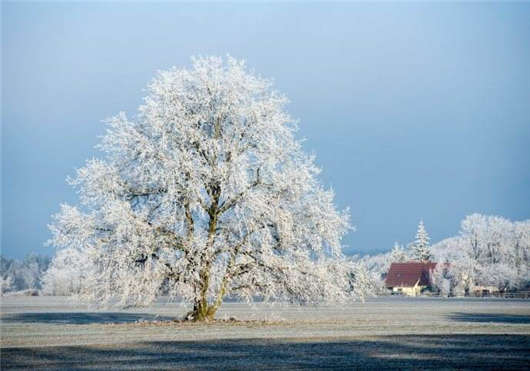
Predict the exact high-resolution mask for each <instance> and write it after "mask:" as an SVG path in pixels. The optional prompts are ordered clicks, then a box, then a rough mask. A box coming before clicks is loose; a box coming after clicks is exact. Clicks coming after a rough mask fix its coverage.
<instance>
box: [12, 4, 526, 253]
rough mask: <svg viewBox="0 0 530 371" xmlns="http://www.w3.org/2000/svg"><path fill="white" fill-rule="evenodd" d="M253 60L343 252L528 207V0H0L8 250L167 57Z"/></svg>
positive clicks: (43, 221)
mask: <svg viewBox="0 0 530 371" xmlns="http://www.w3.org/2000/svg"><path fill="white" fill-rule="evenodd" d="M227 53H229V54H231V55H233V56H234V57H237V58H243V59H246V60H247V62H248V65H249V66H251V67H252V68H253V69H254V70H255V71H256V72H257V73H259V74H261V75H262V76H265V77H271V78H274V80H275V82H276V87H277V88H278V89H279V90H281V91H282V92H284V93H286V94H287V96H288V97H289V98H290V100H291V103H290V104H289V106H288V110H289V111H290V113H291V114H292V115H293V116H294V117H296V118H298V119H299V120H300V131H299V135H300V137H301V138H305V139H306V141H305V144H304V145H305V148H306V150H307V151H309V152H314V153H315V154H316V156H317V162H318V164H319V165H320V166H321V167H322V168H323V174H322V179H323V182H324V183H325V184H327V185H329V186H332V187H333V188H334V190H335V192H336V198H337V204H338V205H339V207H340V208H344V207H347V206H349V207H350V209H351V215H352V223H353V224H354V225H356V227H357V231H356V232H354V233H350V235H348V236H347V237H346V239H345V241H344V242H345V244H346V245H347V247H346V252H347V253H349V254H351V253H367V252H369V253H375V252H380V251H383V250H388V249H390V248H391V247H392V245H393V242H394V241H400V242H402V243H407V242H409V241H411V240H412V239H413V237H414V233H415V230H416V226H417V224H418V221H419V220H420V218H423V219H424V221H425V225H426V227H427V230H428V232H429V233H430V234H431V236H432V239H433V240H434V241H437V240H440V239H443V238H445V237H448V236H451V235H454V234H456V232H457V231H458V227H459V222H460V220H461V219H462V218H463V217H464V216H465V215H467V214H470V213H472V212H481V213H486V214H497V215H503V216H505V217H508V218H510V219H516V220H520V219H527V218H529V217H530V198H529V191H530V4H529V3H526V4H525V3H496V4H494V3H467V4H456V3H437V4H435V3H430V4H425V3H375V4H373V3H372V4H369V3H351V4H345V3H336V4H315V3H311V4H301V3H297V4H296V3H295V4H278V3H275V4H263V3H260V4H242V3H233V4H219V3H215V4H205V3H200V4H196V5H191V4H168V3H149V4H146V3H144V4H140V3H127V4H124V3H111V4H103V3H70V4H68V3H31V4H30V3H6V2H3V3H2V253H3V254H5V255H7V256H10V257H22V256H23V255H25V254H26V253H28V252H30V251H36V252H39V253H48V254H52V253H53V250H52V249H51V248H45V247H43V244H44V242H45V241H46V240H47V239H48V238H49V233H48V230H47V227H46V225H47V224H48V223H49V222H50V215H51V214H53V213H55V212H57V211H58V210H59V204H60V203H61V202H69V203H75V202H76V194H75V192H74V191H73V190H72V189H71V188H70V187H69V186H67V185H66V183H65V181H64V179H65V177H66V176H67V175H73V173H74V169H75V168H77V167H80V166H82V165H83V164H84V161H85V159H87V158H91V157H97V156H100V154H99V153H98V152H97V151H96V150H95V149H94V145H95V144H96V143H98V141H99V139H98V136H100V135H102V133H103V132H104V125H103V124H102V123H101V120H102V119H105V118H107V117H109V116H111V115H114V114H116V113H118V112H119V111H122V110H123V111H126V112H127V113H129V114H134V113H135V111H136V108H137V106H138V105H139V104H140V103H141V98H142V97H143V96H144V95H145V91H144V90H143V89H144V88H145V86H146V84H147V82H148V81H149V80H150V79H151V78H152V77H153V76H154V74H155V72H156V71H157V70H159V69H167V68H169V67H171V66H174V65H177V66H189V64H190V60H189V58H190V56H192V55H199V54H200V55H225V54H227Z"/></svg>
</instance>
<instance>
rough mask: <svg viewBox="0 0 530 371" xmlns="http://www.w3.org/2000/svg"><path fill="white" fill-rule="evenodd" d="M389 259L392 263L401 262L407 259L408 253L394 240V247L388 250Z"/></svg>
mask: <svg viewBox="0 0 530 371" xmlns="http://www.w3.org/2000/svg"><path fill="white" fill-rule="evenodd" d="M390 260H391V261H392V262H393V263H394V262H395V263H402V262H405V261H407V260H408V255H407V252H406V251H405V249H404V248H403V246H402V245H400V244H398V243H397V242H394V247H393V248H392V251H391V252H390Z"/></svg>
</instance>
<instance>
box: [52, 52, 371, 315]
mask: <svg viewBox="0 0 530 371" xmlns="http://www.w3.org/2000/svg"><path fill="white" fill-rule="evenodd" d="M286 102H287V99H286V98H285V97H284V96H283V95H282V94H279V93H278V92H276V91H275V90H273V89H272V86H271V83H270V81H268V80H265V79H263V78H261V77H259V76H256V75H254V74H252V73H249V72H248V70H247V68H246V67H245V64H244V63H243V62H241V61H238V60H235V59H233V58H230V57H228V58H226V59H225V60H223V59H221V58H213V57H210V58H196V59H193V66H192V68H191V69H180V68H173V69H170V70H168V71H162V72H160V73H159V74H158V75H157V77H156V78H155V79H154V80H153V81H152V82H151V84H150V85H149V87H148V95H147V97H146V98H145V99H144V104H143V105H142V106H141V107H140V109H139V114H138V116H137V117H136V118H135V119H129V118H128V117H127V116H126V115H125V114H124V113H120V114H118V115H117V116H115V117H113V118H112V119H110V120H109V129H108V130H107V133H106V135H105V136H104V138H103V140H102V143H101V145H100V148H101V149H102V150H103V151H104V152H105V154H106V156H105V158H104V159H102V160H98V159H94V160H90V161H88V162H87V164H86V165H85V167H83V168H81V169H79V170H78V171H77V176H76V177H75V178H74V179H70V182H71V183H72V184H73V185H74V186H76V187H77V189H78V190H79V195H80V200H81V207H79V208H76V207H72V206H66V205H65V206H63V208H62V210H61V212H60V213H59V214H58V215H56V216H55V222H54V223H53V225H52V226H51V227H50V228H51V231H52V233H53V239H52V241H51V243H52V244H53V245H55V246H57V247H61V248H72V249H80V250H83V256H84V257H89V258H90V260H91V267H94V268H93V274H92V275H91V277H90V278H89V279H86V280H85V282H84V283H83V285H80V287H81V288H82V291H83V292H82V294H83V295H84V296H85V297H86V298H88V299H92V300H94V301H97V302H99V303H111V302H113V301H116V299H118V302H119V304H121V305H143V304H149V303H150V302H152V301H153V300H154V299H155V298H156V297H157V296H159V295H162V294H170V295H172V296H180V297H183V298H184V299H185V300H187V301H188V302H190V303H191V304H192V305H193V308H194V313H193V316H195V318H199V319H202V318H211V317H212V316H213V314H214V313H215V310H216V309H217V308H218V306H219V305H220V303H221V301H222V299H223V298H224V297H226V296H236V297H240V298H243V299H247V300H251V299H252V298H253V297H254V296H256V295H257V296H262V297H265V298H269V297H271V298H276V299H286V300H290V301H295V302H317V301H323V300H346V299H349V298H352V297H355V296H357V295H358V294H360V291H361V290H362V289H361V288H359V287H357V289H356V290H348V287H349V286H348V285H350V283H351V282H350V281H349V279H348V274H347V271H348V269H347V267H346V266H345V265H344V262H343V257H342V253H341V238H342V237H343V235H344V234H345V233H346V231H347V230H348V228H349V222H348V219H349V217H348V213H347V212H346V211H344V212H339V211H337V210H336V208H335V206H334V203H333V198H334V195H333V192H332V191H331V190H327V189H325V188H323V187H322V186H321V185H320V183H319V182H318V180H317V175H318V173H319V169H318V168H317V167H316V166H315V164H314V160H313V158H312V157H310V156H307V155H306V154H304V153H303V151H302V149H301V145H300V143H299V142H298V141H297V140H296V139H295V138H294V132H295V129H296V127H295V125H294V123H293V120H292V119H291V117H290V116H289V115H288V114H287V113H286V111H285V109H284V105H285V103H286ZM345 267H346V268H345ZM358 276H360V274H358ZM357 282H361V281H360V280H358V281H357ZM357 284H359V283H357Z"/></svg>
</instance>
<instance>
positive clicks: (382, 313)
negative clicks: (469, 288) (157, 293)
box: [1, 297, 530, 370]
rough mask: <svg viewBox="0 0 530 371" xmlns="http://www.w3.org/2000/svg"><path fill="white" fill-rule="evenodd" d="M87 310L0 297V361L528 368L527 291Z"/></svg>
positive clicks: (58, 301)
mask: <svg viewBox="0 0 530 371" xmlns="http://www.w3.org/2000/svg"><path fill="white" fill-rule="evenodd" d="M186 309H187V308H185V307H183V306H180V305H179V304H169V303H164V302H163V301H160V302H158V303H156V304H155V305H153V306H151V307H149V308H142V309H135V310H127V311H116V310H114V311H98V310H90V309H88V308H86V307H83V306H79V305H75V304H74V303H72V302H71V301H70V300H69V299H68V298H62V297H4V298H2V303H1V313H2V314H1V318H2V322H1V345H2V349H1V366H2V369H11V368H29V369H35V368H46V369H91V370H94V369H109V368H115V369H123V368H138V369H141V368H145V369H174V368H212V367H220V368H236V369H256V368H265V369H272V368H274V369H292V368H312V367H316V368H326V367H334V368H379V369H381V368H416V369H417V368H421V369H439V368H457V369H462V368H484V369H528V367H529V365H530V301H523V300H504V299H440V298H402V297H387V298H377V299H371V300H368V301H367V302H366V303H364V304H363V303H355V304H353V305H349V306H329V305H326V306H311V307H298V306H292V305H274V306H268V305H264V304H256V305H254V306H247V305H244V304H240V303H225V304H223V307H222V309H221V310H220V312H219V313H218V316H217V318H219V319H223V318H229V317H231V316H233V317H236V318H237V319H238V320H241V321H236V322H233V321H217V322H214V323H209V324H192V323H179V322H172V320H173V319H174V318H175V317H178V316H181V315H183V314H184V313H185V311H186Z"/></svg>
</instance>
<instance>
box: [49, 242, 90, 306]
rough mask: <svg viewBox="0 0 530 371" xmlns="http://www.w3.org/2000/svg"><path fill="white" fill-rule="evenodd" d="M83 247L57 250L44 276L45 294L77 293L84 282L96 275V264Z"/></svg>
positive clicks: (67, 294) (65, 294)
mask: <svg viewBox="0 0 530 371" xmlns="http://www.w3.org/2000/svg"><path fill="white" fill-rule="evenodd" d="M84 252H85V251H84V250H82V249H74V248H65V249H61V250H59V251H57V254H56V255H55V257H54V258H53V260H52V262H51V264H50V267H49V268H48V270H47V271H46V272H45V273H44V275H43V277H42V291H43V293H44V294H45V295H63V296H69V295H77V294H79V293H80V292H81V290H82V287H83V284H84V282H86V281H87V280H89V279H90V278H91V277H92V276H93V275H94V266H93V265H92V261H91V259H90V257H89V256H87V254H85V253H84Z"/></svg>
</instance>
